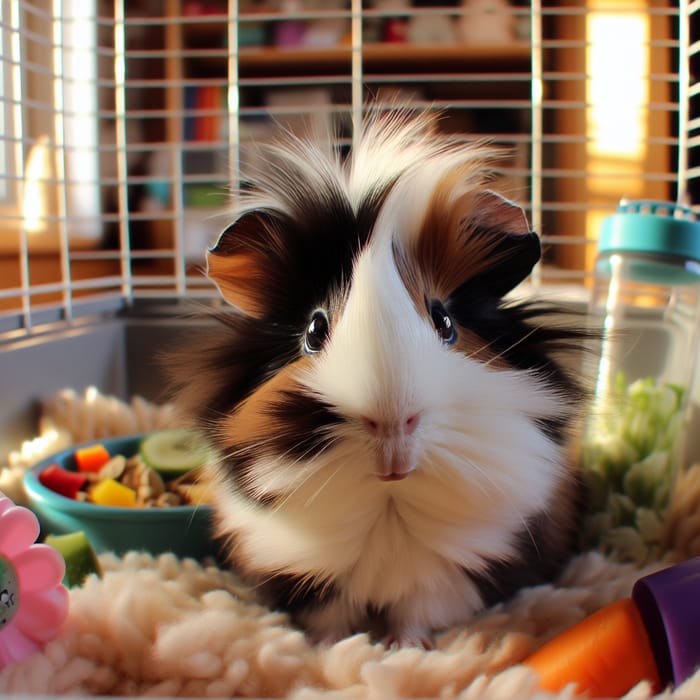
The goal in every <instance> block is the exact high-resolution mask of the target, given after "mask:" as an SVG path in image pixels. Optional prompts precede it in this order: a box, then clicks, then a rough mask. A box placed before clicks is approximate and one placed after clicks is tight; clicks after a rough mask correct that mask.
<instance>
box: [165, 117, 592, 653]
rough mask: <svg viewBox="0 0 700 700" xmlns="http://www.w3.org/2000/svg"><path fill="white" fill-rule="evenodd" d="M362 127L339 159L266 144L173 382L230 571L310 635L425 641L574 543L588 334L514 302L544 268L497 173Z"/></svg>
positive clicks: (219, 246) (479, 159) (306, 147)
mask: <svg viewBox="0 0 700 700" xmlns="http://www.w3.org/2000/svg"><path fill="white" fill-rule="evenodd" d="M434 127H435V124H434V120H433V119H432V118H431V117H429V116H425V115H423V116H418V117H415V116H409V115H408V114H405V113H399V114H390V115H386V114H385V115H374V116H373V117H372V118H370V119H369V120H368V121H367V123H365V125H364V126H363V129H362V134H361V136H360V138H359V139H358V142H357V146H356V148H355V150H354V152H353V153H351V154H350V156H349V157H348V158H346V159H344V160H343V161H342V162H341V159H340V158H339V157H329V156H328V155H327V154H326V149H325V148H322V147H320V146H318V145H315V144H314V143H306V142H305V141H303V140H302V139H297V138H295V137H291V136H290V137H289V140H288V142H287V143H284V144H277V145H274V146H268V147H265V148H264V150H263V153H264V155H265V158H266V168H265V169H264V171H262V172H259V173H258V174H257V175H256V176H255V178H254V179H251V181H250V182H251V186H250V188H249V189H248V190H247V191H246V192H245V193H244V194H243V195H242V197H241V198H240V201H239V202H238V203H237V210H236V212H235V215H234V217H233V219H232V223H231V224H230V225H229V226H228V227H227V228H226V229H225V230H224V231H223V233H222V234H221V236H220V237H219V239H218V241H217V242H216V244H215V245H214V246H213V248H211V249H210V250H209V251H208V254H207V269H208V275H209V277H210V278H211V280H213V282H214V283H215V284H216V285H217V286H218V289H219V290H220V292H221V295H222V296H223V298H224V299H225V300H226V301H227V302H228V304H227V305H225V307H224V309H225V310H223V311H219V312H215V313H213V314H212V316H213V318H214V319H215V323H214V324H213V328H212V330H211V331H207V332H206V334H202V337H201V338H200V339H199V340H198V341H197V343H196V344H195V345H194V346H193V347H192V348H191V349H190V351H188V352H187V353H186V354H184V355H183V356H182V357H181V358H180V359H179V360H178V361H177V362H176V363H175V365H174V367H175V369H174V370H173V372H174V376H175V385H176V389H177V392H178V398H179V401H180V402H181V405H182V406H183V408H184V409H185V410H188V411H189V412H190V413H191V414H192V415H193V416H194V418H195V419H196V422H197V424H198V426H199V427H200V428H201V429H202V430H203V431H205V432H206V434H207V435H208V437H209V439H210V440H211V443H212V444H213V445H214V446H215V448H216V452H217V456H216V458H215V459H213V460H212V462H211V464H209V465H208V466H207V468H206V471H205V478H206V479H207V480H208V482H209V485H210V489H211V492H212V494H213V498H214V510H215V514H216V530H217V534H218V535H220V537H221V541H222V543H223V548H224V552H225V556H226V557H227V558H228V559H229V561H230V563H231V564H232V565H233V566H234V567H235V569H236V570H237V572H238V573H239V574H240V575H241V576H242V577H243V578H244V580H246V581H248V582H249V583H250V584H251V585H253V586H254V587H255V588H256V589H257V590H258V591H259V593H260V594H261V596H262V598H263V600H265V601H266V602H267V603H269V604H270V605H271V606H273V607H275V608H276V609H283V610H287V611H289V612H290V614H291V615H292V619H293V620H294V621H296V623H297V624H298V625H300V626H302V627H303V628H305V629H306V630H308V632H309V633H310V635H311V636H312V637H313V638H314V639H324V640H335V639H339V638H342V637H343V636H345V635H348V634H351V633H354V632H357V631H364V630H368V629H373V630H374V629H380V630H382V635H383V636H384V637H385V639H387V640H391V641H393V642H396V643H398V644H423V645H429V644H430V643H431V639H432V635H433V634H434V632H436V631H438V630H442V629H445V628H448V627H450V626H453V625H456V624H458V623H463V622H465V621H467V620H469V618H470V617H471V616H473V614H474V613H475V612H476V611H478V610H480V609H482V608H483V607H484V606H485V605H489V604H491V603H493V602H495V601H498V600H502V599H504V598H506V597H508V596H509V595H511V594H513V593H514V592H515V591H516V590H517V589H518V588H519V587H522V586H524V585H529V584H534V583H537V582H541V581H543V580H545V579H547V578H549V577H551V576H552V575H553V574H554V573H555V572H556V571H557V569H558V568H559V567H560V566H561V564H562V563H563V562H564V561H565V560H566V557H567V555H568V554H569V553H570V551H571V547H572V543H573V541H574V539H575V537H574V535H575V530H576V527H577V512H578V504H579V501H580V480H579V478H578V475H577V471H576V468H575V464H573V463H572V462H571V460H570V459H569V456H568V455H569V452H568V450H567V442H568V440H569V437H570V432H571V431H570V427H571V425H572V423H573V422H574V421H575V420H576V417H577V413H578V407H579V406H580V403H581V400H582V396H583V392H582V390H581V388H580V387H579V385H578V383H577V381H575V379H574V378H573V377H572V374H571V373H570V372H568V371H567V370H566V362H565V361H564V360H563V359H562V358H563V357H564V353H566V352H567V351H568V350H569V348H570V347H571V346H579V345H580V342H579V340H580V338H581V335H580V334H579V333H578V332H577V331H576V330H570V329H567V328H566V327H565V326H564V325H563V324H562V323H560V322H553V318H554V315H553V314H554V310H553V309H551V308H544V307H542V306H541V305H538V304H534V303H532V302H530V303H528V302H522V301H521V302H515V301H512V300H508V299H507V298H506V295H507V294H508V292H510V291H511V290H512V289H513V288H514V287H515V286H516V285H517V284H519V283H520V282H521V281H522V280H524V279H525V278H526V277H527V276H528V275H529V274H530V272H531V270H532V268H533V266H534V265H535V264H536V263H537V261H538V260H539V258H540V241H539V238H538V236H537V235H536V233H534V232H532V231H531V230H530V228H529V226H528V223H527V220H526V218H525V215H524V213H523V211H522V210H521V209H520V208H519V207H518V206H516V205H514V204H513V203H512V202H510V201H508V200H507V199H505V198H504V197H502V196H500V195H498V194H496V193H495V192H493V191H491V190H490V189H489V186H488V183H489V176H490V173H491V171H492V167H491V165H490V159H491V157H492V155H493V154H491V153H490V152H489V150H488V149H487V148H485V147H484V146H483V145H473V144H469V143H467V144H465V143H464V142H462V141H459V140H458V139H456V138H454V137H450V136H445V135H440V134H439V133H438V131H437V130H436V129H435V128H434Z"/></svg>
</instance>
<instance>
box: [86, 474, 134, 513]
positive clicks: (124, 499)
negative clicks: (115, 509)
mask: <svg viewBox="0 0 700 700" xmlns="http://www.w3.org/2000/svg"><path fill="white" fill-rule="evenodd" d="M90 500H91V501H92V502H93V503H96V504H97V505H100V506H122V507H125V508H133V507H134V506H135V505H136V491H134V489H130V488H129V487H128V486H124V484H120V483H119V482H118V481H115V480H114V479H104V480H102V481H100V482H99V483H97V484H95V486H93V487H92V489H90Z"/></svg>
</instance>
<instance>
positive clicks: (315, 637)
mask: <svg viewBox="0 0 700 700" xmlns="http://www.w3.org/2000/svg"><path fill="white" fill-rule="evenodd" d="M352 634H353V632H352V630H351V629H350V628H349V627H345V626H338V627H337V628H332V629H326V630H323V631H307V633H306V638H307V639H308V640H309V643H310V644H312V645H313V646H319V647H323V648H327V647H332V646H333V645H334V644H337V643H338V642H342V641H343V640H344V639H347V638H348V637H350V636H351V635H352Z"/></svg>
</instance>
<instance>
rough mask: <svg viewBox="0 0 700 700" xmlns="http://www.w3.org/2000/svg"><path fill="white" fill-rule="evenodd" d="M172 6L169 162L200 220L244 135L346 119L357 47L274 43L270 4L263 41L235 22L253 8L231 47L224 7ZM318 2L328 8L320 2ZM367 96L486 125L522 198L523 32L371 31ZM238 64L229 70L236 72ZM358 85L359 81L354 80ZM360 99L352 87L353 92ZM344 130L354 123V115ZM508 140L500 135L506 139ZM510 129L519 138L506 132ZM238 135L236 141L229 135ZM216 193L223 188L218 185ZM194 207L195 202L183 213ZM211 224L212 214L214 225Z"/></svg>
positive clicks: (212, 205) (483, 130)
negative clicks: (438, 35) (497, 38)
mask: <svg viewBox="0 0 700 700" xmlns="http://www.w3.org/2000/svg"><path fill="white" fill-rule="evenodd" d="M186 4H187V3H184V4H183V3H179V2H176V1H173V2H170V3H168V5H167V8H168V12H169V13H172V14H170V15H169V16H168V20H169V21H168V22H167V23H166V27H165V43H166V46H165V55H166V57H167V58H166V61H165V73H166V75H165V84H166V86H167V87H166V100H165V101H166V111H165V113H166V128H165V132H166V139H167V142H168V143H170V144H181V145H182V148H181V160H180V163H178V164H177V167H176V168H175V170H174V175H173V178H172V180H173V182H175V183H176V182H177V180H178V175H181V176H182V182H183V183H184V185H183V189H182V193H178V194H177V196H178V197H179V196H181V198H182V202H181V203H182V206H183V207H184V208H185V209H186V210H189V209H193V208H194V209H196V210H197V212H196V213H195V217H194V218H196V216H197V213H199V214H201V218H202V219H206V218H208V217H209V214H210V213H211V212H208V211H207V209H211V211H212V212H214V211H215V210H216V209H217V207H218V206H219V205H221V204H223V203H224V200H225V197H224V196H223V193H224V187H225V185H226V183H227V181H228V179H229V177H230V168H229V163H230V162H231V160H234V159H236V158H238V157H240V158H241V160H242V161H243V163H244V164H245V163H246V159H247V157H248V152H247V150H246V143H247V142H248V141H249V140H257V141H259V140H265V139H266V138H268V137H270V136H271V135H272V134H273V133H274V131H275V130H276V129H277V128H278V126H279V123H281V124H282V125H284V126H285V127H287V128H290V129H292V130H297V129H299V128H302V125H303V128H304V129H305V130H307V129H308V128H309V123H310V124H311V131H312V132H313V131H314V129H315V127H316V126H318V127H319V129H320V130H322V129H323V128H324V127H327V126H328V124H329V123H330V121H331V120H335V119H337V118H339V119H340V121H341V124H345V123H344V122H343V119H345V120H348V119H349V110H348V105H350V104H351V103H352V101H353V85H352V79H353V71H352V63H353V49H352V47H351V45H350V42H349V37H348V36H347V35H345V36H343V37H342V38H341V39H340V40H339V42H338V43H336V44H333V45H327V46H306V45H299V46H290V47H287V46H285V47H280V46H275V45H270V43H269V42H270V41H272V39H271V35H272V33H273V30H271V29H270V27H274V26H276V25H279V24H280V23H281V22H284V21H285V19H286V18H285V16H284V15H282V14H279V15H269V14H268V15H266V16H265V21H264V24H265V25H266V26H267V27H268V29H267V33H266V37H267V39H266V41H267V42H268V43H265V44H263V45H244V44H245V42H244V41H241V39H242V38H243V32H242V29H241V28H242V27H246V26H248V25H249V24H250V20H251V19H254V18H251V17H250V16H248V17H245V16H242V17H241V18H240V21H239V23H238V25H237V27H236V29H237V31H238V38H239V42H240V45H239V47H238V50H237V51H236V52H235V53H234V52H232V51H229V49H228V45H229V43H230V42H229V39H230V38H231V36H230V34H231V26H230V25H229V22H228V18H227V17H226V15H225V14H216V12H215V9H216V8H214V14H197V13H196V12H192V11H191V10H188V8H187V7H183V5H186ZM324 9H325V8H324ZM361 54H362V92H363V101H367V100H368V99H371V98H380V99H388V100H392V99H395V97H396V96H397V95H398V100H399V101H406V100H408V101H410V102H412V103H414V104H418V105H423V106H425V107H434V106H437V107H438V108H440V109H443V110H444V111H445V117H444V118H443V119H442V121H441V124H442V127H443V128H445V129H449V130H452V131H457V132H463V133H465V134H478V135H486V136H491V135H495V140H496V141H497V142H499V141H500V140H501V137H502V136H503V135H505V136H506V143H505V144H504V145H505V146H506V148H508V149H510V150H512V151H513V153H514V156H513V161H512V163H511V165H513V166H514V169H515V171H517V172H515V173H514V174H511V175H509V176H508V177H507V178H506V179H507V180H508V183H507V185H506V189H507V190H509V192H508V193H509V194H511V195H512V196H513V197H514V198H516V199H517V198H521V199H522V200H523V201H524V202H526V201H527V180H526V174H527V172H528V168H529V163H528V158H529V152H528V147H529V146H528V139H529V133H530V121H529V120H530V113H529V110H530V92H531V85H530V70H531V55H530V44H529V40H526V39H518V38H513V39H512V40H510V41H508V42H507V43H503V42H501V43H493V42H484V43H479V44H475V43H469V44H466V43H459V42H456V41H446V42H445V43H437V42H435V41H432V42H426V43H408V42H391V43H390V42H383V41H367V42H366V43H364V44H363V45H362V49H361ZM232 72H235V76H232ZM232 77H235V83H236V84H237V86H238V91H237V95H236V96H235V99H236V100H237V101H238V104H237V105H236V106H237V110H238V115H237V116H238V118H237V119H236V125H235V126H234V127H233V128H236V129H237V130H238V132H237V134H235V137H232V135H231V131H230V129H231V128H232V123H231V122H232V118H231V116H230V114H231V112H230V110H229V108H228V104H227V99H228V93H227V90H228V88H229V86H230V84H231V78H232ZM355 87H356V86H355ZM355 98H356V95H355ZM346 126H347V127H348V128H346V129H345V133H347V134H349V124H348V125H346ZM511 137H512V140H511V142H510V143H508V142H507V140H508V138H511ZM513 140H514V142H513ZM237 143H240V152H239V151H238V150H236V153H235V154H233V150H232V149H236V144H237ZM219 195H222V196H219ZM186 218H187V219H188V220H191V219H192V218H193V216H192V213H191V212H190V213H189V214H188V216H187V217H186ZM212 225H213V226H214V227H216V225H217V224H212Z"/></svg>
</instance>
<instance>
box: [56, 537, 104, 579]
mask: <svg viewBox="0 0 700 700" xmlns="http://www.w3.org/2000/svg"><path fill="white" fill-rule="evenodd" d="M44 544H48V545H50V546H51V547H53V548H54V549H57V550H58V552H59V553H60V554H61V556H62V557H63V559H64V560H65V562H66V573H65V575H64V577H63V583H64V584H65V585H66V586H68V588H72V587H73V586H82V585H83V583H84V581H85V579H86V578H87V577H88V576H89V575H90V574H97V575H98V576H99V577H100V578H102V569H101V568H100V562H99V561H98V560H97V555H96V554H95V550H94V549H93V548H92V545H91V544H90V540H88V538H87V536H86V535H85V533H84V532H82V531H81V530H78V531H77V532H71V533H69V534H67V535H48V536H47V537H46V539H45V540H44Z"/></svg>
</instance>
